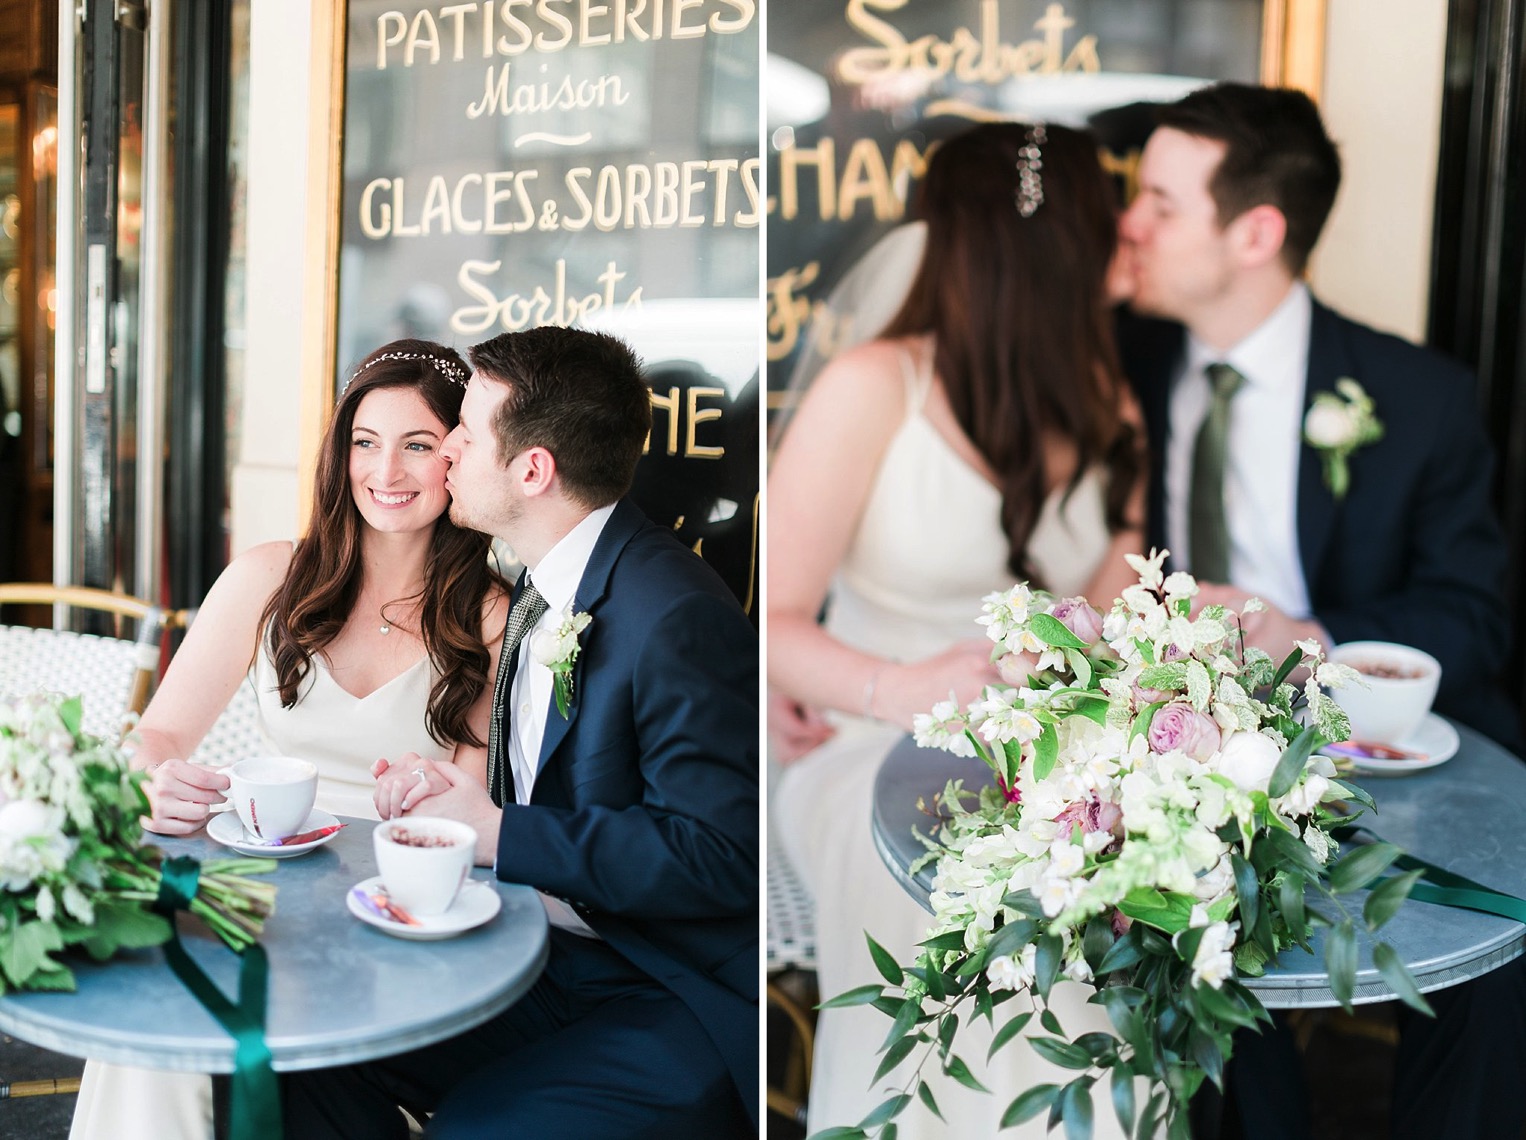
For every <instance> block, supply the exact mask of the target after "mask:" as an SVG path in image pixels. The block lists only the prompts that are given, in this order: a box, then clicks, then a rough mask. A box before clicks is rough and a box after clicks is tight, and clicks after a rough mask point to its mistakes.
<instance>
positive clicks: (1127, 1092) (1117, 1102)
mask: <svg viewBox="0 0 1526 1140" xmlns="http://www.w3.org/2000/svg"><path fill="white" fill-rule="evenodd" d="M1112 1086H1113V1087H1112V1094H1113V1115H1114V1116H1116V1117H1117V1118H1118V1125H1119V1127H1121V1128H1122V1129H1123V1134H1124V1135H1125V1136H1127V1135H1128V1134H1129V1133H1130V1132H1132V1131H1134V1074H1133V1073H1131V1072H1129V1070H1128V1068H1127V1067H1125V1066H1123V1065H1119V1066H1117V1067H1116V1068H1114V1069H1113V1080H1112Z"/></svg>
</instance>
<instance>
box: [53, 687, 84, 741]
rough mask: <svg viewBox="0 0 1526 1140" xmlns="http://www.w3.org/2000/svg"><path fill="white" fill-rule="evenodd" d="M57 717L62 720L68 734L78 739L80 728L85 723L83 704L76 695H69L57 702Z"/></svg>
mask: <svg viewBox="0 0 1526 1140" xmlns="http://www.w3.org/2000/svg"><path fill="white" fill-rule="evenodd" d="M58 719H59V720H61V721H63V722H64V728H65V729H67V730H68V732H69V735H70V736H72V737H75V738H76V739H78V737H79V735H80V728H81V726H83V725H84V723H85V704H84V702H83V701H82V700H80V698H79V697H78V696H73V697H69V698H67V699H66V700H62V701H60V702H59V703H58Z"/></svg>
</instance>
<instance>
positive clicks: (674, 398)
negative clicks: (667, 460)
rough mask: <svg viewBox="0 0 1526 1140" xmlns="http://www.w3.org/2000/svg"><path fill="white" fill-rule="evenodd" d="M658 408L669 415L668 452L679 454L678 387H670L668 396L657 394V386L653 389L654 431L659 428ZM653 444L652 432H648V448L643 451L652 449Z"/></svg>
mask: <svg viewBox="0 0 1526 1140" xmlns="http://www.w3.org/2000/svg"><path fill="white" fill-rule="evenodd" d="M658 409H661V410H662V411H663V412H665V413H667V417H668V418H667V424H668V448H667V453H668V454H669V455H677V454H678V418H679V407H678V389H677V388H669V389H668V394H667V395H666V396H659V395H658V394H657V389H655V388H653V389H652V413H653V414H652V431H656V430H657V415H656V413H657V411H658ZM651 446H652V436H651V433H650V432H648V433H647V437H646V448H644V449H643V451H645V450H647V449H650V448H651Z"/></svg>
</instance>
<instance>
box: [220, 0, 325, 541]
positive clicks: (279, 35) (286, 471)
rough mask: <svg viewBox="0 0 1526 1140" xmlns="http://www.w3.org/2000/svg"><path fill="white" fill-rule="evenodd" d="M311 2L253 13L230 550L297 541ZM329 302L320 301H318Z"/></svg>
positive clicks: (280, 0) (267, 4) (268, 1)
mask: <svg viewBox="0 0 1526 1140" xmlns="http://www.w3.org/2000/svg"><path fill="white" fill-rule="evenodd" d="M310 19H311V12H310V10H309V0H258V2H257V3H254V4H251V5H250V13H249V183H248V185H249V190H248V195H249V196H248V234H249V248H248V253H247V261H246V266H247V273H248V288H247V294H246V295H247V298H248V301H247V305H248V309H247V316H246V321H247V324H246V329H247V334H246V335H247V346H246V349H245V353H244V361H245V372H244V376H245V380H244V403H243V408H242V409H241V416H242V430H241V433H240V434H241V438H240V440H239V443H238V449H239V451H238V455H237V458H236V462H235V465H234V468H233V486H232V515H233V519H232V531H233V533H232V551H233V553H234V554H238V553H240V552H241V551H244V550H247V549H248V548H249V547H250V546H253V545H254V544H256V543H259V542H265V541H267V540H270V539H289V538H293V537H295V536H296V534H297V525H298V496H299V484H298V479H297V466H298V437H299V418H300V412H301V407H302V399H301V392H302V358H301V353H302V335H301V334H302V316H303V311H304V307H305V306H306V305H307V304H309V303H310V301H309V299H308V298H307V297H305V296H304V293H303V265H304V264H305V258H306V249H305V241H306V219H307V202H306V196H307V186H308V177H307V164H308V139H307V132H306V129H305V128H306V124H307V122H308V107H309V102H310V100H309V84H310V82H311V75H312V68H311V64H310V56H311V53H312V38H311V35H310V32H309V21H310ZM320 303H321V302H320Z"/></svg>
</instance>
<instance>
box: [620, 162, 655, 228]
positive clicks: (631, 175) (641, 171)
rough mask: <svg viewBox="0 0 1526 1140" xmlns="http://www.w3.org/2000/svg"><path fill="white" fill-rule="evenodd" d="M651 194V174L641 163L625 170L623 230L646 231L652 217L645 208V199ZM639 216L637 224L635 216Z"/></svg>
mask: <svg viewBox="0 0 1526 1140" xmlns="http://www.w3.org/2000/svg"><path fill="white" fill-rule="evenodd" d="M651 193H652V172H651V171H650V170H648V169H647V168H646V166H645V165H644V164H642V163H639V162H637V163H632V164H631V165H630V166H627V167H626V168H625V228H626V229H628V230H633V229H636V228H637V226H638V225H639V226H640V228H642V229H648V228H650V227H651V224H652V215H651V213H650V212H649V211H648V210H647V208H646V200H647V197H648V196H649V195H650V194H651ZM638 214H639V215H640V221H639V222H638V221H637V220H636V219H637V215H638Z"/></svg>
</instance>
